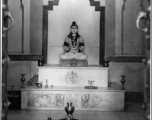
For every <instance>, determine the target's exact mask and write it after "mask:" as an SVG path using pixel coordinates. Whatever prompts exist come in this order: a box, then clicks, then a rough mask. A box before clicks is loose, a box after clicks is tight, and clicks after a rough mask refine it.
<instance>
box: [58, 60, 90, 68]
mask: <svg viewBox="0 0 152 120" xmlns="http://www.w3.org/2000/svg"><path fill="white" fill-rule="evenodd" d="M59 65H60V66H62V67H86V66H88V61H87V60H75V59H73V60H60V63H59Z"/></svg>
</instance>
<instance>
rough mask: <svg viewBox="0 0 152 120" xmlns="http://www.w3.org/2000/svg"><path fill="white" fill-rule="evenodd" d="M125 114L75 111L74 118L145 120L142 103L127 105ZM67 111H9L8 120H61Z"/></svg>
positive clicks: (81, 119)
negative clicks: (49, 118)
mask: <svg viewBox="0 0 152 120" xmlns="http://www.w3.org/2000/svg"><path fill="white" fill-rule="evenodd" d="M125 106H126V107H125V112H99V111H80V110H76V111H74V114H73V116H74V118H76V119H79V120H145V112H144V110H143V109H142V107H141V103H126V105H125ZM65 115H66V113H65V111H61V110H58V111H55V110H53V111H52V110H49V111H46V110H43V111H36V110H32V111H28V110H9V111H8V115H7V117H8V120H48V117H51V118H52V120H59V119H62V118H65Z"/></svg>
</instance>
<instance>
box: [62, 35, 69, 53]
mask: <svg viewBox="0 0 152 120" xmlns="http://www.w3.org/2000/svg"><path fill="white" fill-rule="evenodd" d="M63 49H64V51H65V52H68V51H69V50H70V45H69V39H68V37H66V38H65V41H64V45H63Z"/></svg>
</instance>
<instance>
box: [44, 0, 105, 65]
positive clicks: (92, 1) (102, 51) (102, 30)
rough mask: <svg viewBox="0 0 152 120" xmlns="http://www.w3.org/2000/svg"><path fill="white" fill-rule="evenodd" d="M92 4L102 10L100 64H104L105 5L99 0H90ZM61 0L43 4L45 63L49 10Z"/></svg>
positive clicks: (97, 9) (45, 62)
mask: <svg viewBox="0 0 152 120" xmlns="http://www.w3.org/2000/svg"><path fill="white" fill-rule="evenodd" d="M89 1H90V6H95V11H100V34H99V35H100V36H99V40H100V41H99V44H100V47H99V64H100V65H104V63H105V62H104V55H105V7H104V6H100V2H99V1H94V0H89ZM58 4H59V0H54V1H48V5H44V6H43V42H42V56H43V61H44V64H47V44H48V39H47V37H48V11H49V10H53V6H58Z"/></svg>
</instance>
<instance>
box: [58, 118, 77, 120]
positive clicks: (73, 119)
mask: <svg viewBox="0 0 152 120" xmlns="http://www.w3.org/2000/svg"><path fill="white" fill-rule="evenodd" d="M59 120H67V119H65V118H64V119H59ZM70 120H79V119H75V118H72V119H70Z"/></svg>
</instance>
